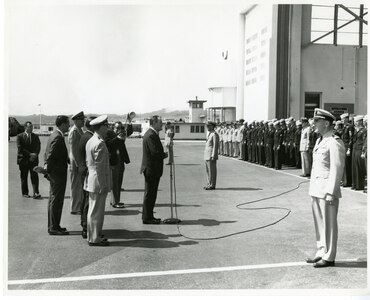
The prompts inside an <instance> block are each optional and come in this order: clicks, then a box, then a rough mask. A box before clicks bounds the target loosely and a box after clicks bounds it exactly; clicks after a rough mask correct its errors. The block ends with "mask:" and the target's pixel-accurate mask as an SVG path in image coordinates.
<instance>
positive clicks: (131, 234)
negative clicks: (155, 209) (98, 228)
mask: <svg viewBox="0 0 370 300" xmlns="http://www.w3.org/2000/svg"><path fill="white" fill-rule="evenodd" d="M158 226H160V225H158ZM103 233H104V235H105V236H106V237H107V238H108V239H129V240H131V239H151V240H154V239H156V240H166V239H168V237H169V236H168V235H165V234H163V233H159V232H153V231H150V230H138V231H129V230H125V229H106V230H103ZM174 236H175V235H173V234H172V235H171V237H174ZM176 236H177V237H180V236H181V235H179V234H178V235H176Z"/></svg>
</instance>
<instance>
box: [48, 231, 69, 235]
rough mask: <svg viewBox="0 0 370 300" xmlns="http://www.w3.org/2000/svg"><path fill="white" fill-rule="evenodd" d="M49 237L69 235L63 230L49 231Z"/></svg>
mask: <svg viewBox="0 0 370 300" xmlns="http://www.w3.org/2000/svg"><path fill="white" fill-rule="evenodd" d="M48 232H49V235H69V232H68V231H61V230H49V231H48Z"/></svg>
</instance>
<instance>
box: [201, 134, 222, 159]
mask: <svg viewBox="0 0 370 300" xmlns="http://www.w3.org/2000/svg"><path fill="white" fill-rule="evenodd" d="M218 142H219V137H218V134H217V132H215V131H214V132H210V133H209V134H208V137H207V141H206V147H205V149H204V160H210V159H211V157H213V159H214V160H217V159H218Z"/></svg>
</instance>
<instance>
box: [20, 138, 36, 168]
mask: <svg viewBox="0 0 370 300" xmlns="http://www.w3.org/2000/svg"><path fill="white" fill-rule="evenodd" d="M40 147H41V143H40V139H39V137H38V136H37V135H36V134H34V133H33V132H31V143H29V141H27V133H26V132H22V133H20V134H18V135H17V148H18V154H17V164H18V165H26V164H28V163H29V162H30V154H31V153H35V154H37V157H36V159H35V160H34V161H33V163H34V164H35V165H38V164H39V158H38V155H39V153H40Z"/></svg>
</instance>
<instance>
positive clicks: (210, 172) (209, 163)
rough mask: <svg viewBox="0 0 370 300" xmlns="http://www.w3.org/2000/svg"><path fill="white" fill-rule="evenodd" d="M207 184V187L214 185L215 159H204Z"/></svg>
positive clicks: (215, 174)
mask: <svg viewBox="0 0 370 300" xmlns="http://www.w3.org/2000/svg"><path fill="white" fill-rule="evenodd" d="M205 164H206V171H207V184H208V186H209V187H213V188H215V187H216V180H217V160H206V161H205Z"/></svg>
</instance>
